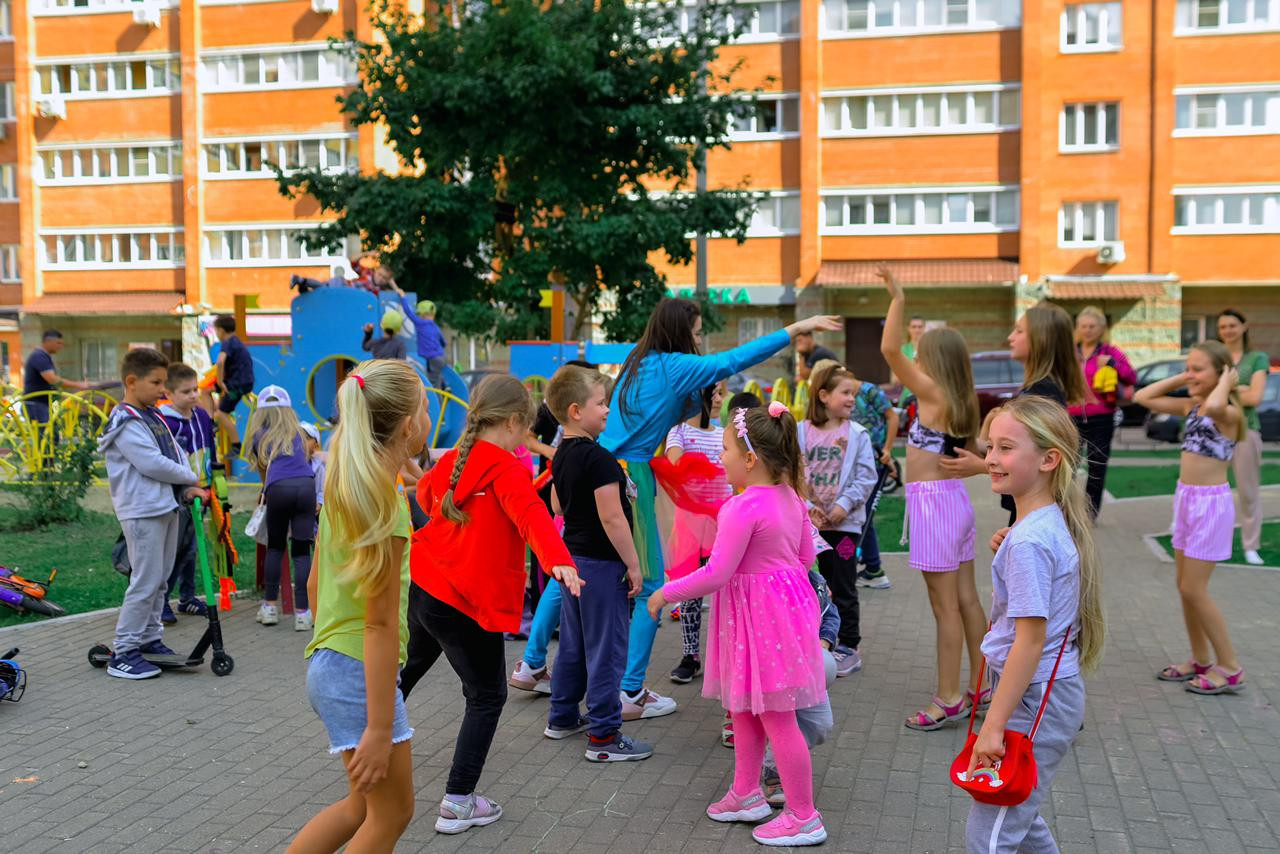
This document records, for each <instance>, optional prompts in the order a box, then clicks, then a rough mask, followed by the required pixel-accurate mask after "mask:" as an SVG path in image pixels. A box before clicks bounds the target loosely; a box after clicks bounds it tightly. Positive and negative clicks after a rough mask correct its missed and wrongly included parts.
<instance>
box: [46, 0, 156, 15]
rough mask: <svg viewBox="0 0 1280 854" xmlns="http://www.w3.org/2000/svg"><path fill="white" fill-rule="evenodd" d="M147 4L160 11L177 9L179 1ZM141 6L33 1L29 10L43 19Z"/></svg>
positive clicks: (135, 0)
mask: <svg viewBox="0 0 1280 854" xmlns="http://www.w3.org/2000/svg"><path fill="white" fill-rule="evenodd" d="M145 2H147V3H148V4H150V5H152V6H156V7H159V8H160V9H176V8H177V7H178V2H179V0H145ZM139 5H140V3H139V0H84V2H83V3H80V4H78V5H77V4H76V3H75V0H33V2H31V3H30V5H29V7H28V8H30V9H31V14H32V15H33V16H35V17H37V18H43V17H56V16H63V17H67V16H71V15H76V16H79V15H102V14H108V13H112V12H114V13H120V12H132V11H133V9H135V8H137V7H138V6H139Z"/></svg>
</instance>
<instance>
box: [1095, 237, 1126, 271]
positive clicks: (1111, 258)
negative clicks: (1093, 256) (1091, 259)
mask: <svg viewBox="0 0 1280 854" xmlns="http://www.w3.org/2000/svg"><path fill="white" fill-rule="evenodd" d="M1123 260H1124V243H1123V242H1121V241H1116V242H1115V243H1104V244H1102V246H1100V247H1099V248H1098V263H1099V264H1106V265H1108V266H1109V265H1111V264H1119V263H1120V262H1121V261H1123Z"/></svg>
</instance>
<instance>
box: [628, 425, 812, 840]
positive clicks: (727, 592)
mask: <svg viewBox="0 0 1280 854" xmlns="http://www.w3.org/2000/svg"><path fill="white" fill-rule="evenodd" d="M796 432H797V431H796V422H795V419H794V418H792V417H791V413H790V412H788V411H787V408H786V407H785V406H783V405H782V404H780V403H773V404H770V406H769V408H768V410H765V409H752V410H745V409H739V410H736V411H735V413H734V420H733V424H732V425H731V426H730V427H728V428H726V429H725V431H724V455H723V456H722V457H721V463H722V464H723V465H724V469H725V474H726V475H727V476H728V478H729V483H730V484H732V485H733V487H734V488H735V489H742V490H743V492H742V494H740V495H737V496H735V497H733V498H730V499H729V500H728V502H726V503H725V505H724V508H723V509H722V510H721V511H720V519H719V532H718V534H717V536H716V541H715V546H714V547H713V548H712V550H711V558H710V560H708V562H707V565H706V566H704V567H703V568H702V569H699V570H697V571H696V572H693V573H691V574H690V575H686V576H685V577H684V578H681V579H677V580H675V581H671V582H668V583H667V584H666V585H665V586H664V587H663V588H662V589H660V590H658V591H656V592H655V593H654V594H653V595H652V596H651V597H650V598H649V613H650V614H651V615H654V618H655V619H656V618H657V617H656V615H657V614H659V613H661V611H662V608H663V606H664V605H666V604H667V602H670V601H676V602H678V601H683V600H688V599H693V598H696V597H698V596H705V595H707V594H709V593H714V594H715V604H714V606H713V607H712V610H711V618H710V620H709V626H708V630H707V669H706V676H705V677H704V680H703V687H702V694H703V696H704V697H718V698H719V699H720V701H721V703H722V704H723V705H724V707H725V709H726V710H727V711H729V712H730V713H731V714H732V715H733V724H734V781H733V786H732V788H730V790H729V792H728V793H727V794H726V795H725V796H724V797H723V798H722V799H721V800H719V801H718V802H716V803H714V804H712V805H711V806H709V807H708V808H707V815H708V817H710V818H711V819H713V820H715V821H726V822H727V821H749V822H757V821H760V820H762V819H764V818H767V817H768V816H769V815H770V814H771V812H772V811H771V809H770V807H769V803H768V801H766V800H765V797H764V793H763V792H761V790H760V771H761V768H762V766H763V763H764V751H765V743H766V738H767V740H768V741H769V742H771V743H772V745H773V750H774V756H775V757H776V758H777V761H778V772H779V776H780V777H781V778H782V787H783V789H784V790H785V791H786V793H787V808H786V810H785V811H784V812H783V813H782V814H781V815H779V816H778V817H777V818H775V819H774V820H773V821H771V822H769V823H767V824H764V825H761V826H760V827H757V828H756V829H755V831H754V832H753V833H752V836H753V837H754V838H755V840H756V841H757V842H760V843H762V844H765V845H817V844H819V843H821V842H823V841H824V840H825V839H826V838H827V832H826V829H825V828H824V827H823V825H822V816H821V815H819V814H818V811H817V810H815V809H814V807H813V767H812V763H811V761H810V758H809V749H808V746H807V744H806V743H805V740H804V736H803V735H802V734H801V732H800V728H799V726H797V724H796V709H803V708H807V707H809V706H812V705H815V704H817V703H819V702H821V701H822V700H823V699H824V698H825V697H826V693H827V688H826V677H825V667H824V660H823V656H822V650H821V647H820V645H819V642H818V603H817V597H816V595H815V594H814V592H813V587H812V586H811V585H810V584H809V577H808V569H809V565H810V564H812V563H813V559H814V544H813V533H812V526H811V524H810V522H809V514H808V510H807V509H806V507H805V502H804V500H803V499H802V498H801V497H800V493H802V492H803V491H804V464H803V461H802V457H801V454H800V444H799V441H798V439H797V435H796Z"/></svg>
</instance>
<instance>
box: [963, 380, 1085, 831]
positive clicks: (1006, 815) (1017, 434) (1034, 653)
mask: <svg viewBox="0 0 1280 854" xmlns="http://www.w3.org/2000/svg"><path fill="white" fill-rule="evenodd" d="M990 426H991V431H990V436H991V444H990V447H989V448H988V450H987V469H988V472H989V474H990V476H991V488H992V490H993V491H994V492H996V493H998V494H1000V495H1011V496H1013V499H1014V501H1015V505H1016V509H1017V522H1016V523H1015V524H1014V526H1013V527H1012V528H1011V529H1009V531H1008V533H1007V534H1005V535H1004V538H1003V541H1001V542H1000V544H999V546H998V548H997V551H996V556H995V560H994V561H993V562H992V564H991V586H992V593H991V626H990V628H989V629H988V630H987V633H986V636H985V637H984V638H983V641H982V652H983V654H984V655H985V656H986V661H987V663H988V664H989V665H990V667H991V685H992V689H993V695H992V698H991V706H990V708H988V709H987V715H986V718H985V719H984V720H983V722H982V728H981V729H980V730H979V731H978V736H977V740H976V742H975V743H974V746H973V752H972V756H971V758H970V761H969V767H968V769H967V770H966V771H963V772H959V773H962V774H964V775H965V778H966V779H971V778H972V776H973V774H974V772H975V771H977V770H978V769H980V768H988V769H992V770H991V771H989V772H987V773H988V774H989V775H995V779H999V777H998V775H999V773H1000V769H999V765H1000V760H1001V758H1002V757H1003V756H1004V754H1005V732H1006V730H1012V731H1014V732H1020V733H1023V734H1025V735H1028V736H1032V737H1033V738H1034V747H1033V751H1034V755H1035V764H1036V769H1035V770H1036V775H1037V782H1036V787H1035V789H1033V790H1032V792H1031V795H1030V797H1028V798H1027V799H1026V800H1025V801H1023V802H1022V803H1020V804H1017V805H1014V806H1003V807H1002V806H996V805H993V804H987V803H982V802H980V801H976V800H975V801H974V803H973V806H972V807H971V808H970V810H969V821H968V826H967V828H966V833H965V835H966V841H967V843H968V849H969V851H970V854H979V852H984V854H985V852H992V851H999V852H1014V851H1028V852H1031V851H1034V852H1044V854H1048V852H1056V851H1057V850H1058V846H1057V844H1056V843H1055V842H1054V839H1053V835H1052V834H1051V833H1050V831H1049V827H1048V825H1047V824H1046V823H1045V821H1044V819H1043V818H1042V817H1041V816H1040V805H1041V804H1043V803H1044V802H1045V801H1047V800H1048V799H1049V788H1050V786H1051V785H1052V784H1053V778H1054V775H1055V774H1056V773H1057V770H1058V766H1059V765H1060V764H1061V762H1062V760H1063V758H1064V757H1065V756H1066V752H1067V750H1068V748H1070V747H1071V743H1072V741H1074V740H1075V737H1076V734H1077V733H1078V732H1079V731H1080V727H1081V725H1082V724H1083V723H1084V708H1085V690H1084V677H1083V676H1082V673H1083V672H1088V671H1091V670H1093V669H1094V668H1095V667H1096V666H1097V665H1098V662H1099V661H1100V659H1101V657H1102V642H1103V617H1102V602H1101V598H1102V595H1101V589H1100V587H1101V578H1100V577H1099V573H1100V566H1099V561H1098V553H1097V550H1096V549H1095V547H1094V542H1093V522H1092V519H1091V517H1090V513H1089V502H1088V499H1087V498H1086V497H1085V491H1084V486H1083V484H1081V483H1080V481H1079V480H1077V479H1076V471H1077V470H1078V468H1079V466H1080V435H1079V433H1078V432H1077V430H1076V427H1075V424H1074V423H1072V421H1071V418H1070V416H1068V415H1067V410H1066V408H1065V407H1063V406H1062V404H1060V403H1057V402H1056V401H1053V400H1051V399H1050V398H1047V397H1041V396H1038V395H1023V396H1021V397H1018V398H1015V399H1013V400H1011V401H1009V403H1007V404H1006V405H1005V406H1004V407H1003V408H1002V409H1001V410H1000V413H999V414H998V415H997V416H996V418H995V420H994V421H992V422H991V425H990ZM1041 709H1043V713H1044V716H1043V718H1041V719H1040V721H1039V725H1038V726H1036V725H1035V724H1034V723H1033V722H1034V720H1035V718H1036V717H1037V713H1038V712H1039V711H1040V710H1041Z"/></svg>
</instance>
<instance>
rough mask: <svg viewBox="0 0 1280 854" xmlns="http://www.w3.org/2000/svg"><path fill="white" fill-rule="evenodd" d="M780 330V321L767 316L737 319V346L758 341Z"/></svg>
mask: <svg viewBox="0 0 1280 854" xmlns="http://www.w3.org/2000/svg"><path fill="white" fill-rule="evenodd" d="M781 328H782V321H781V320H779V319H778V318H776V317H771V316H769V315H755V316H752V317H739V318H738V346H739V347H741V346H743V345H745V344H749V343H751V342H752V341H758V340H760V339H761V338H764V337H765V336H766V335H772V334H773V333H775V332H777V331H778V330H779V329H781Z"/></svg>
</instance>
